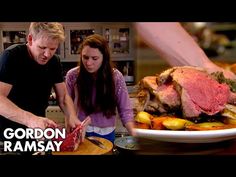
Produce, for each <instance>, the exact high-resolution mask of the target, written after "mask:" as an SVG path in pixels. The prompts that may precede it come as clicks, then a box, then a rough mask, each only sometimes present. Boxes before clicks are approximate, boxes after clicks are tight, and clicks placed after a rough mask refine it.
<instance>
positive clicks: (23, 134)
mask: <svg viewBox="0 0 236 177" xmlns="http://www.w3.org/2000/svg"><path fill="white" fill-rule="evenodd" d="M3 134H4V137H5V138H6V139H7V140H9V141H4V142H3V143H4V144H3V145H4V152H16V151H21V152H27V151H38V152H48V151H53V152H54V151H60V146H61V144H62V142H63V141H57V140H58V139H60V140H63V139H65V137H66V131H65V128H63V129H58V128H55V129H53V128H46V129H45V130H42V129H40V128H34V129H32V128H26V129H23V128H18V129H16V130H13V129H12V128H6V129H5V130H4V132H3ZM12 138H15V139H16V140H17V141H16V142H15V143H12V142H11V139H12ZM22 139H24V141H21V140H22ZM32 139H34V141H32ZM18 140H19V141H18Z"/></svg>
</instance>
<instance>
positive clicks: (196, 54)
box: [135, 22, 236, 79]
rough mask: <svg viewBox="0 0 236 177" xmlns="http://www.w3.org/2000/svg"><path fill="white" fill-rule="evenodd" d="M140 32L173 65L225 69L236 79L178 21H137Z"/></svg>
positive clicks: (213, 70)
mask: <svg viewBox="0 0 236 177" xmlns="http://www.w3.org/2000/svg"><path fill="white" fill-rule="evenodd" d="M135 27H136V29H137V32H138V34H139V35H140V36H141V37H142V39H143V40H144V41H145V42H146V43H147V44H148V45H149V46H151V47H152V48H153V49H154V50H156V51H157V52H158V53H159V54H160V56H161V57H162V58H163V59H165V60H166V61H167V62H168V63H169V64H170V65H171V66H185V65H190V66H197V67H203V68H206V69H207V71H208V72H209V73H212V72H215V71H223V72H224V74H225V76H226V77H228V78H232V79H236V76H235V75H234V74H233V73H232V72H229V71H226V70H223V69H222V68H220V67H218V66H217V65H215V64H214V63H213V62H212V61H211V60H210V59H209V58H208V57H207V56H206V54H205V53H204V51H203V50H202V49H201V48H200V47H199V45H198V44H197V43H196V42H195V41H194V39H193V38H192V37H191V36H190V35H189V34H188V33H187V31H186V30H185V29H184V28H183V27H182V26H181V24H180V23H178V22H151V23H149V22H143V23H141V22H140V23H139V22H138V23H135Z"/></svg>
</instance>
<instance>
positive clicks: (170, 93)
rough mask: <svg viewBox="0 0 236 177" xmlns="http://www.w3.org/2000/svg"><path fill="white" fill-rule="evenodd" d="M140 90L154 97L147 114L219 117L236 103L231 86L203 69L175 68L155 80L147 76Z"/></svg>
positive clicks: (147, 106) (147, 107)
mask: <svg viewBox="0 0 236 177" xmlns="http://www.w3.org/2000/svg"><path fill="white" fill-rule="evenodd" d="M140 88H141V90H142V89H147V90H149V93H150V96H149V100H146V101H148V102H147V104H146V107H145V108H144V110H145V111H147V112H149V111H150V110H151V112H155V111H156V112H159V113H163V112H170V111H175V110H178V111H179V112H181V113H182V115H183V117H185V118H193V117H198V116H199V115H200V114H202V113H204V114H206V115H210V116H211V115H215V114H217V113H219V112H221V111H222V110H223V109H224V108H225V105H226V104H227V103H230V104H235V103H236V94H235V93H232V92H231V91H230V87H229V85H227V84H225V83H220V82H218V81H217V80H216V79H215V78H214V77H212V75H209V74H208V73H207V72H206V71H205V70H204V69H203V68H199V67H191V66H183V67H173V68H170V69H168V70H165V71H164V72H162V73H160V74H158V75H156V76H155V77H154V76H147V77H145V78H143V79H142V80H141V82H140ZM143 102H145V101H143ZM155 103H156V104H155Z"/></svg>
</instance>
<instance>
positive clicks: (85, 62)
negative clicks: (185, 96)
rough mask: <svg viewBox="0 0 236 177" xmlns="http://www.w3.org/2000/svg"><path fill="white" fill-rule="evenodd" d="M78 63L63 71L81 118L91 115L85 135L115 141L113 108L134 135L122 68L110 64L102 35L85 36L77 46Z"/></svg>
mask: <svg viewBox="0 0 236 177" xmlns="http://www.w3.org/2000/svg"><path fill="white" fill-rule="evenodd" d="M80 47H81V48H80V64H79V66H78V67H75V68H72V69H71V70H69V71H68V73H67V75H66V85H67V89H68V92H69V94H70V95H71V97H72V99H73V101H74V104H75V105H76V108H77V115H78V118H79V119H80V121H83V120H84V119H85V118H86V117H87V116H90V117H91V124H90V125H89V126H88V127H87V131H86V135H87V136H99V137H103V138H106V139H108V140H110V141H111V142H114V140H115V120H116V109H117V111H118V113H119V116H120V118H121V121H122V123H123V125H124V126H125V127H126V129H127V130H128V132H129V133H130V134H131V135H134V131H133V128H134V119H133V110H132V106H131V103H130V100H129V95H128V91H127V87H126V85H125V81H124V78H123V75H122V74H121V72H119V71H118V70H117V69H115V68H112V66H111V59H110V50H109V47H108V43H107V41H106V40H105V38H103V37H102V36H101V35H98V34H94V35H90V36H88V37H87V38H86V39H85V40H84V41H83V43H82V44H81V46H80Z"/></svg>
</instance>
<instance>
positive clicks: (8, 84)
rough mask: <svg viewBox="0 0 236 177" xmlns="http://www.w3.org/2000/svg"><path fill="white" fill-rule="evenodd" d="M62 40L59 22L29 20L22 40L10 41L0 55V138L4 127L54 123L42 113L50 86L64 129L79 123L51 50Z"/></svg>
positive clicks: (46, 125)
mask: <svg viewBox="0 0 236 177" xmlns="http://www.w3.org/2000/svg"><path fill="white" fill-rule="evenodd" d="M64 40H65V34H64V29H63V26H62V25H61V24H60V23H56V22H51V23H41V22H33V23H31V24H30V27H29V34H28V36H27V43H26V44H19V45H14V46H11V47H9V48H8V49H6V50H5V51H3V53H2V54H1V56H0V141H4V136H3V132H4V130H5V129H6V128H13V129H16V128H26V127H29V128H36V127H37V128H41V129H45V128H47V127H55V126H57V125H56V123H55V122H53V121H52V120H50V119H48V118H46V117H45V110H46V108H47V106H48V98H49V96H50V93H51V90H52V88H54V90H55V93H56V97H57V100H58V103H59V106H60V108H61V109H62V111H63V113H64V115H65V122H66V127H67V130H69V129H70V128H74V127H75V126H76V125H78V124H80V121H79V119H78V118H77V116H76V112H75V109H74V106H73V102H72V100H71V98H70V96H69V95H68V93H67V90H66V86H65V84H64V81H63V76H62V68H61V64H60V59H59V57H58V56H57V55H55V52H56V50H57V48H58V46H59V44H60V43H61V42H63V41H64Z"/></svg>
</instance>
